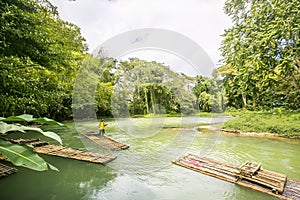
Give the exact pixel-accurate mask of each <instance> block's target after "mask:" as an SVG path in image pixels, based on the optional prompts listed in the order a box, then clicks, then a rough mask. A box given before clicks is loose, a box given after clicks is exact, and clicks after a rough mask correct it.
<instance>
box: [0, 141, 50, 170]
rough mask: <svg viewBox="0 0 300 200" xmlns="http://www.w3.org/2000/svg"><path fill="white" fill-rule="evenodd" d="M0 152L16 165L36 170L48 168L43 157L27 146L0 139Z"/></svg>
mask: <svg viewBox="0 0 300 200" xmlns="http://www.w3.org/2000/svg"><path fill="white" fill-rule="evenodd" d="M0 153H1V154H3V155H4V156H6V157H7V158H8V159H9V160H10V161H11V162H12V163H13V164H14V165H16V166H22V167H26V168H29V169H33V170H37V171H45V170H47V169H48V165H47V163H46V162H45V161H44V159H43V158H41V157H40V156H38V155H37V154H36V153H34V152H33V151H32V149H30V148H29V147H27V146H23V145H18V144H11V143H9V142H7V141H4V140H0ZM51 168H52V167H51Z"/></svg>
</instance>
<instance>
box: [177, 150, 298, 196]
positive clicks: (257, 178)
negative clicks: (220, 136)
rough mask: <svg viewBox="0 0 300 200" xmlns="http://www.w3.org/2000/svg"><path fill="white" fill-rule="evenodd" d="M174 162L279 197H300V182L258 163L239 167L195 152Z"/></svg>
mask: <svg viewBox="0 0 300 200" xmlns="http://www.w3.org/2000/svg"><path fill="white" fill-rule="evenodd" d="M172 162H173V163H174V164H176V165H179V166H182V167H185V168H187V169H191V170H194V171H197V172H200V173H202V174H205V175H209V176H212V177H215V178H218V179H221V180H224V181H228V182H231V183H235V184H238V185H241V186H244V187H247V188H251V189H253V190H257V191H260V192H264V193H266V194H269V195H272V196H275V197H277V198H279V199H284V200H292V199H300V182H298V181H293V180H289V179H287V177H286V176H285V175H283V174H279V173H276V172H272V171H268V170H265V169H262V168H261V165H260V164H258V163H254V162H249V161H247V162H246V163H244V164H243V165H241V166H240V167H239V166H236V165H232V164H229V163H224V162H220V161H216V160H213V159H210V158H205V157H199V156H197V155H194V154H187V155H185V156H182V157H180V158H178V159H177V160H175V161H172Z"/></svg>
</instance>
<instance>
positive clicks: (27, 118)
mask: <svg viewBox="0 0 300 200" xmlns="http://www.w3.org/2000/svg"><path fill="white" fill-rule="evenodd" d="M0 121H6V122H16V121H26V122H36V123H42V124H51V125H57V126H62V127H66V125H64V124H62V123H60V122H57V121H55V120H53V119H49V118H47V117H43V118H34V117H33V116H32V115H28V114H23V115H19V116H10V117H7V118H3V117H2V118H0Z"/></svg>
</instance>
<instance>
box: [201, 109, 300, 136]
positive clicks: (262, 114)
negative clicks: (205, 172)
mask: <svg viewBox="0 0 300 200" xmlns="http://www.w3.org/2000/svg"><path fill="white" fill-rule="evenodd" d="M225 115H226V116H232V117H233V118H232V119H229V120H228V121H226V122H224V124H222V125H220V124H219V125H216V126H215V127H207V126H200V127H199V129H200V130H204V132H207V131H208V130H209V129H210V128H212V129H217V130H218V131H221V132H222V134H227V135H240V136H262V137H284V138H291V139H300V123H299V121H300V112H299V111H295V112H291V111H289V112H288V111H286V112H281V111H278V110H274V111H234V112H227V113H225ZM205 129H207V130H206V131H205Z"/></svg>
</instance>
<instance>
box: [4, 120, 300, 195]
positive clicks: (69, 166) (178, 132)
mask: <svg viewBox="0 0 300 200" xmlns="http://www.w3.org/2000/svg"><path fill="white" fill-rule="evenodd" d="M224 120H225V119H223V118H220V117H219V118H218V117H217V118H199V117H183V118H180V117H177V118H174V117H170V118H132V119H115V120H108V122H107V123H108V124H109V125H108V126H107V130H106V132H107V135H108V136H110V137H112V138H114V139H116V140H118V141H120V142H122V143H125V144H128V145H130V148H129V149H128V150H123V151H117V152H110V151H107V150H104V149H102V148H100V147H99V146H97V145H95V144H94V143H93V142H91V141H89V140H87V139H85V138H83V137H82V136H80V135H79V134H78V133H77V131H79V130H84V129H85V130H93V129H96V128H97V122H96V121H89V122H78V123H76V124H75V123H74V122H67V123H66V125H67V126H68V127H69V128H68V129H64V128H57V127H54V126H46V127H44V128H45V129H49V130H54V131H56V132H57V133H58V134H59V135H60V136H61V138H62V140H63V143H64V145H66V146H71V147H75V148H79V149H88V150H90V151H94V152H100V153H105V154H110V155H116V156H117V159H116V160H114V161H112V162H110V163H108V164H106V165H101V164H93V163H87V162H82V161H76V160H71V159H64V158H59V157H55V156H47V155H41V156H42V157H43V158H44V159H46V160H47V161H48V162H49V163H51V164H52V165H54V166H56V167H57V168H58V169H59V170H60V172H56V171H52V170H48V171H46V172H36V171H32V170H29V169H25V168H21V167H18V170H19V172H18V173H16V174H14V175H11V176H9V177H6V178H3V179H1V180H0V199H3V200H4V199H5V200H6V199H8V200H10V199H12V200H15V199H22V200H23V199H43V200H44V199H63V200H69V199H72V200H74V199H100V200H102V199H103V200H123V199H124V200H153V199H157V200H173V199H179V200H194V199H205V200H210V199H213V200H216V199H228V200H229V199H230V200H234V199H237V200H242V199H247V200H248V199H249V200H250V199H255V200H260V199H261V200H265V199H274V198H273V197H271V196H268V195H266V194H263V193H260V192H257V191H253V190H250V189H247V188H243V187H241V186H238V185H235V184H232V183H228V182H224V181H221V180H218V179H215V178H212V177H209V176H205V175H202V174H200V173H197V172H194V171H191V170H188V169H185V168H183V167H179V166H176V165H174V164H172V163H171V161H172V160H174V159H176V158H177V157H179V156H181V155H184V154H185V153H187V152H191V153H195V154H199V155H203V156H207V157H210V158H213V159H217V160H219V161H225V162H229V163H232V164H236V165H241V164H242V163H244V162H245V161H247V160H251V161H255V162H260V163H262V166H263V168H265V169H268V170H272V171H276V172H279V173H284V174H287V175H288V177H289V178H291V179H295V180H300V173H299V172H300V157H299V152H300V141H299V140H291V139H282V138H262V137H248V136H225V135H220V134H219V133H217V132H216V131H213V132H210V133H201V132H199V131H198V130H197V126H198V125H201V124H211V123H220V122H223V121H224ZM20 135H22V137H26V138H36V137H37V136H39V138H41V139H44V138H42V137H40V135H38V134H37V133H26V134H15V133H14V134H12V135H11V137H19V136H20ZM49 141H50V140H49Z"/></svg>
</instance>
